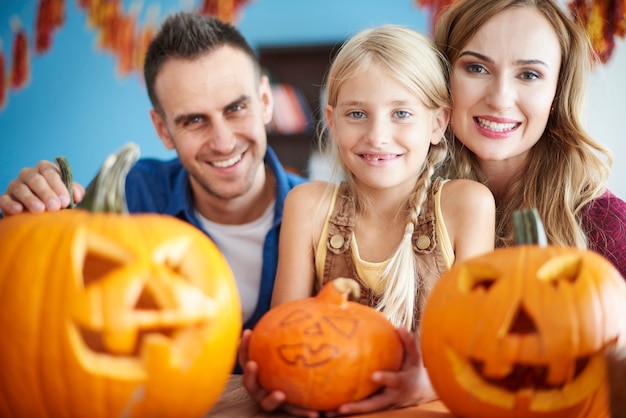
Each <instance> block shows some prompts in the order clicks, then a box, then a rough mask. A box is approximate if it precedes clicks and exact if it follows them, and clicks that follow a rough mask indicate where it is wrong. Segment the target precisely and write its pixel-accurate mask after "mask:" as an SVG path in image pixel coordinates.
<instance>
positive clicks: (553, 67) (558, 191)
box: [435, 0, 626, 276]
mask: <svg viewBox="0 0 626 418" xmlns="http://www.w3.org/2000/svg"><path fill="white" fill-rule="evenodd" d="M529 28H532V30H529ZM435 43H436V44H437V46H438V48H439V49H440V50H441V51H442V53H443V54H444V55H445V56H446V57H447V58H448V60H449V62H450V64H451V76H450V89H451V95H452V101H453V107H452V109H453V110H452V118H451V130H452V131H453V135H452V134H451V135H450V138H451V141H450V142H451V153H452V156H453V157H452V160H451V162H450V164H447V165H446V168H447V170H446V172H445V175H446V176H447V177H450V178H467V179H473V180H478V181H480V182H482V183H484V184H486V185H487V186H488V187H489V189H490V190H491V191H492V193H493V194H494V196H495V199H496V207H497V214H496V216H497V217H496V246H508V245H513V244H514V237H513V227H512V219H513V211H515V210H517V209H520V208H533V207H536V208H537V209H538V210H539V213H540V215H541V218H542V220H543V222H544V224H545V228H546V232H547V236H548V241H549V243H551V244H555V245H567V246H576V247H580V248H590V249H593V250H596V251H598V252H600V253H601V254H603V255H604V256H605V257H607V258H608V259H609V260H611V261H612V262H613V263H614V264H615V266H616V267H617V268H618V269H619V271H620V272H621V273H622V276H625V275H626V203H625V202H624V201H622V200H621V199H619V198H617V197H615V196H614V195H613V194H612V193H611V192H610V191H608V190H607V189H606V185H605V184H606V180H607V177H608V174H609V169H610V166H611V163H612V157H611V154H610V152H609V151H608V150H607V149H606V148H605V147H603V146H602V145H601V144H599V143H598V142H596V141H594V140H593V139H592V138H590V137H589V136H588V135H587V133H586V132H585V131H584V129H583V127H582V123H581V116H582V108H583V105H584V104H585V88H586V85H587V75H588V73H589V70H590V66H591V63H592V53H591V49H590V43H589V40H588V38H587V36H586V34H585V32H584V31H583V29H582V27H580V26H579V25H577V24H576V23H574V21H573V20H572V19H571V18H570V17H569V16H568V15H567V14H566V13H565V12H564V11H563V10H562V9H561V8H560V6H559V5H558V4H557V3H556V2H555V1H552V0H462V1H460V2H458V3H456V4H454V5H453V6H451V7H450V8H449V9H447V10H446V11H445V12H444V13H443V14H442V16H441V17H440V19H439V20H438V22H437V25H436V28H435Z"/></svg>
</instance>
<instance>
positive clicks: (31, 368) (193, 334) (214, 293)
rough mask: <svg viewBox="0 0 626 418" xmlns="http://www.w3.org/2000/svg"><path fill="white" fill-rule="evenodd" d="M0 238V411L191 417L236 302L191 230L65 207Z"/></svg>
mask: <svg viewBox="0 0 626 418" xmlns="http://www.w3.org/2000/svg"><path fill="white" fill-rule="evenodd" d="M0 236H2V239H1V240H0V330H1V335H2V337H1V338H2V342H1V343H0V370H2V372H1V373H0V416H3V417H4V416H18V417H44V416H51V417H64V416H89V417H102V418H104V417H119V416H125V417H148V416H161V417H200V416H203V415H204V414H205V413H206V412H207V410H208V409H209V408H210V407H211V405H212V404H213V403H214V402H215V401H216V399H217V398H218V397H219V395H220V393H221V391H222V389H223V387H224V385H225V383H226V381H227V379H228V376H229V375H230V373H231V372H232V368H233V365H234V362H235V355H236V347H237V342H238V338H239V334H240V331H241V309H240V305H239V297H238V293H237V288H236V285H235V281H234V278H233V276H232V272H231V270H230V268H229V266H228V264H227V263H226V260H225V259H224V257H223V255H222V254H221V253H220V251H219V250H218V249H217V247H215V245H214V244H213V243H212V242H211V241H210V240H209V239H208V238H207V237H206V236H205V235H204V234H203V233H202V232H200V231H198V230H197V229H196V228H194V227H192V226H191V225H189V224H187V223H185V222H183V221H180V220H177V219H175V218H172V217H167V216H161V215H120V214H111V213H90V212H88V211H86V210H82V209H76V210H65V211H61V212H58V213H43V214H23V215H18V216H14V217H10V218H7V219H4V220H2V221H0Z"/></svg>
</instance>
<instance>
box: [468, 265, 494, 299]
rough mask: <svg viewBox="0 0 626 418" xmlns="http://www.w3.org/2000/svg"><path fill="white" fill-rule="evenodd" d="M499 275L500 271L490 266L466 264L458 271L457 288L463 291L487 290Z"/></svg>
mask: <svg viewBox="0 0 626 418" xmlns="http://www.w3.org/2000/svg"><path fill="white" fill-rule="evenodd" d="M500 276H501V273H500V272H498V271H495V270H494V269H493V268H491V267H488V266H484V265H479V264H473V265H472V264H468V265H467V266H465V267H464V268H463V269H461V270H460V271H459V274H458V277H459V281H458V283H459V287H460V289H459V290H460V291H461V292H463V293H470V292H476V291H480V292H488V291H489V290H490V289H491V286H493V285H494V284H495V282H496V281H498V277H500Z"/></svg>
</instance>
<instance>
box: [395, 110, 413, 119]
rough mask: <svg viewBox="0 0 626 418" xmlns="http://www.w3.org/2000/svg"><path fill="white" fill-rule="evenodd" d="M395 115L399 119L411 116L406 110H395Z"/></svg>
mask: <svg viewBox="0 0 626 418" xmlns="http://www.w3.org/2000/svg"><path fill="white" fill-rule="evenodd" d="M395 115H396V117H397V118H399V119H406V118H408V117H409V116H411V114H410V113H409V112H407V111H406V110H398V111H397V112H395Z"/></svg>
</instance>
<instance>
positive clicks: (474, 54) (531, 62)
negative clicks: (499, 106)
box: [459, 51, 550, 68]
mask: <svg viewBox="0 0 626 418" xmlns="http://www.w3.org/2000/svg"><path fill="white" fill-rule="evenodd" d="M466 55H469V56H472V57H476V58H478V59H479V60H481V61H486V62H488V63H490V64H493V60H492V59H491V58H489V57H488V56H486V55H483V54H480V53H478V52H474V51H463V52H461V53H460V54H459V58H461V57H463V56H466ZM514 64H515V65H534V64H539V65H543V66H544V67H548V68H549V67H550V66H549V65H548V64H547V63H546V62H545V61H543V60H540V59H528V60H517V61H515V62H514Z"/></svg>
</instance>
